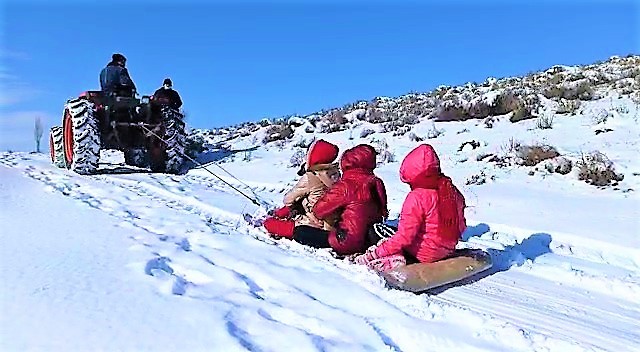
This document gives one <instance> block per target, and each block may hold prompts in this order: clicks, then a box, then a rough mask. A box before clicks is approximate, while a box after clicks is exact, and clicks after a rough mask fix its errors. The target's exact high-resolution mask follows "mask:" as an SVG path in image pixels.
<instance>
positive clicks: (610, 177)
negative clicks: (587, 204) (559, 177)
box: [576, 151, 624, 186]
mask: <svg viewBox="0 0 640 352" xmlns="http://www.w3.org/2000/svg"><path fill="white" fill-rule="evenodd" d="M576 166H577V167H578V179H580V180H583V181H585V182H587V183H589V184H592V185H594V186H607V185H610V184H612V185H614V186H615V185H616V184H617V183H618V182H619V181H622V180H623V179H624V175H623V174H618V173H616V171H615V167H614V166H613V162H611V160H609V158H607V156H606V155H604V154H602V153H600V152H598V151H595V152H592V153H590V154H582V158H581V159H580V160H579V161H578V162H577V163H576Z"/></svg>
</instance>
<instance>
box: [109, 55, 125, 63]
mask: <svg viewBox="0 0 640 352" xmlns="http://www.w3.org/2000/svg"><path fill="white" fill-rule="evenodd" d="M111 60H113V62H125V61H127V58H126V57H124V55H122V54H113V55H111Z"/></svg>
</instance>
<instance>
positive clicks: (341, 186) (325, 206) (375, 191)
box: [313, 144, 388, 255]
mask: <svg viewBox="0 0 640 352" xmlns="http://www.w3.org/2000/svg"><path fill="white" fill-rule="evenodd" d="M375 167H376V151H375V149H373V147H372V146H370V145H367V144H360V145H357V146H355V147H353V148H351V149H348V150H346V151H345V152H344V153H343V154H342V157H341V159H340V168H341V169H342V178H341V179H340V180H339V181H338V182H336V183H335V184H334V185H333V186H332V187H331V188H330V189H329V190H328V191H327V192H326V193H325V194H324V195H323V196H322V198H320V199H319V200H318V201H317V202H316V204H315V206H314V207H313V213H314V214H315V216H316V217H317V218H319V219H332V218H335V219H337V222H336V224H335V228H334V229H333V230H331V231H330V232H328V233H327V234H326V236H327V237H326V242H325V243H324V245H325V246H327V245H328V246H330V247H331V248H333V250H334V251H335V252H336V253H338V254H340V255H350V254H354V253H362V252H363V251H364V250H365V249H366V248H367V246H368V245H369V243H367V233H368V231H369V228H370V227H371V226H372V225H373V224H374V223H377V222H381V221H383V219H386V217H387V216H388V210H387V192H386V189H385V187H384V183H383V182H382V180H381V179H380V178H378V177H377V176H376V175H375V174H374V173H373V170H374V169H375ZM316 236H318V234H316ZM319 238H322V237H319Z"/></svg>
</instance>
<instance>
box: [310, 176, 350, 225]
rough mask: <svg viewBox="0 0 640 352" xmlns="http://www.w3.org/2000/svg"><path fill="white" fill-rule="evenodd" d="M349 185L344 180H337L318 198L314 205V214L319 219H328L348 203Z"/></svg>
mask: <svg viewBox="0 0 640 352" xmlns="http://www.w3.org/2000/svg"><path fill="white" fill-rule="evenodd" d="M346 190H347V187H346V185H345V184H344V182H342V181H338V182H336V183H335V184H334V185H333V186H331V188H329V189H328V190H327V191H326V192H325V193H324V194H323V195H322V197H320V199H318V201H317V202H316V204H315V205H314V206H313V214H314V215H315V216H316V217H317V218H318V219H328V218H330V217H331V216H332V215H334V214H335V213H336V212H338V211H339V210H340V208H342V207H343V206H345V205H346V203H347V198H346V195H347V192H346Z"/></svg>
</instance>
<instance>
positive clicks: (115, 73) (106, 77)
mask: <svg viewBox="0 0 640 352" xmlns="http://www.w3.org/2000/svg"><path fill="white" fill-rule="evenodd" d="M126 62H127V59H126V58H125V57H124V55H122V54H113V55H112V56H111V62H109V63H108V64H107V67H105V68H103V69H102V71H101V72H100V88H101V89H102V91H103V92H105V93H107V95H110V94H112V93H115V94H116V95H117V96H126V97H133V96H135V93H136V85H135V84H134V83H133V80H131V77H130V76H129V71H127V69H126V68H125V63H126Z"/></svg>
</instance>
